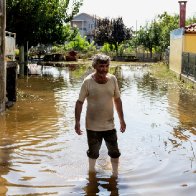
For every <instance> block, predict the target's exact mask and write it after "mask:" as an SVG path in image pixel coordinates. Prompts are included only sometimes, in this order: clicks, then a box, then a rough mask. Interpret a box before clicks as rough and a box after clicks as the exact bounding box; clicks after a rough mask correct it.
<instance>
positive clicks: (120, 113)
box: [114, 97, 126, 133]
mask: <svg viewBox="0 0 196 196" xmlns="http://www.w3.org/2000/svg"><path fill="white" fill-rule="evenodd" d="M114 104H115V107H116V111H117V113H118V117H119V120H120V131H121V132H122V133H123V132H125V129H126V123H125V121H124V114H123V108H122V101H121V98H120V97H119V98H117V99H114Z"/></svg>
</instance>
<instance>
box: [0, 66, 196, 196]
mask: <svg viewBox="0 0 196 196" xmlns="http://www.w3.org/2000/svg"><path fill="white" fill-rule="evenodd" d="M148 69H149V68H148V66H141V65H138V66H136V65H134V66H131V65H129V64H127V65H122V66H121V69H117V70H116V76H117V78H118V80H119V86H120V90H121V96H122V101H123V107H124V114H125V120H126V123H127V130H126V132H125V133H123V134H122V133H121V132H120V131H119V122H118V118H117V115H116V113H115V122H116V128H117V130H118V139H119V147H120V149H121V154H122V155H121V158H120V166H119V176H118V178H113V177H112V176H111V165H110V160H109V157H108V155H107V149H106V147H105V144H104V143H103V145H102V148H101V152H100V157H99V159H98V161H97V173H96V176H93V175H90V176H89V175H88V159H87V156H86V150H87V144H86V134H85V129H84V119H85V118H84V116H85V106H86V105H85V104H86V103H85V104H84V110H83V112H82V119H81V126H82V128H83V130H84V133H83V135H82V136H78V135H77V134H75V132H74V106H75V101H76V100H77V97H78V92H79V88H80V85H81V82H82V80H83V78H84V77H85V76H86V75H87V74H89V73H90V72H91V70H90V69H89V68H85V67H81V68H80V69H79V68H78V69H76V70H72V69H71V70H70V69H69V68H67V67H65V68H58V67H43V68H42V69H40V70H39V71H40V73H41V75H29V76H28V77H27V78H25V79H18V101H17V102H16V103H15V105H14V106H13V107H12V108H10V109H8V110H7V111H6V112H5V113H4V114H2V115H0V135H1V137H0V195H62V196H67V195H74V196H75V195H102V196H103V195H104V196H105V195H134V196H154V195H156V196H157V195H159V196H167V195H170V196H193V195H195V194H196V97H195V95H193V94H191V93H190V92H189V91H184V90H182V89H181V88H179V87H178V86H177V85H172V84H171V83H170V82H165V83H164V84H163V83H162V82H160V81H159V80H156V79H154V78H153V77H152V76H151V75H150V74H149V73H148Z"/></svg>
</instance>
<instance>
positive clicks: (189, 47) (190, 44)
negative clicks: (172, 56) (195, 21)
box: [183, 33, 196, 53]
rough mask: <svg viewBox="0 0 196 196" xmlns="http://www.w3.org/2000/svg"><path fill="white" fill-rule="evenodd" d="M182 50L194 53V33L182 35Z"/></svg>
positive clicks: (195, 36) (195, 44) (195, 37)
mask: <svg viewBox="0 0 196 196" xmlns="http://www.w3.org/2000/svg"><path fill="white" fill-rule="evenodd" d="M183 52H190V53H196V34H195V33H194V34H193V33H192V34H191V33H189V34H185V35H184V48H183Z"/></svg>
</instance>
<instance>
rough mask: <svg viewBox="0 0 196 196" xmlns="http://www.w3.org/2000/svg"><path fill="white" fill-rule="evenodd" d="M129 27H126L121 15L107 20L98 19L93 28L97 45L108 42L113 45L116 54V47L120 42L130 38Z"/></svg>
mask: <svg viewBox="0 0 196 196" xmlns="http://www.w3.org/2000/svg"><path fill="white" fill-rule="evenodd" d="M131 32H132V31H131V29H129V28H127V27H126V26H125V25H124V23H123V20H122V18H121V17H118V18H116V19H111V20H109V19H108V18H104V19H99V20H98V21H97V26H96V28H95V32H94V37H95V42H96V43H97V44H98V45H104V44H105V43H109V44H111V45H114V47H115V50H116V54H117V55H118V47H119V45H120V44H121V43H123V42H124V41H126V40H128V39H130V38H131V36H132V35H131Z"/></svg>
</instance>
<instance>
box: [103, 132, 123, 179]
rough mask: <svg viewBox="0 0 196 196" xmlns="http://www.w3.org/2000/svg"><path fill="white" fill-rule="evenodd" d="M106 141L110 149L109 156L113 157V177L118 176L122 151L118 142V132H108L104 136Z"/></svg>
mask: <svg viewBox="0 0 196 196" xmlns="http://www.w3.org/2000/svg"><path fill="white" fill-rule="evenodd" d="M104 140H105V142H106V146H107V148H108V155H109V156H110V157H111V164H112V173H113V176H117V175H118V165H119V157H120V151H119V149H118V142H117V140H118V138H117V133H116V130H115V129H113V130H109V131H106V132H105V135H104Z"/></svg>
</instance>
